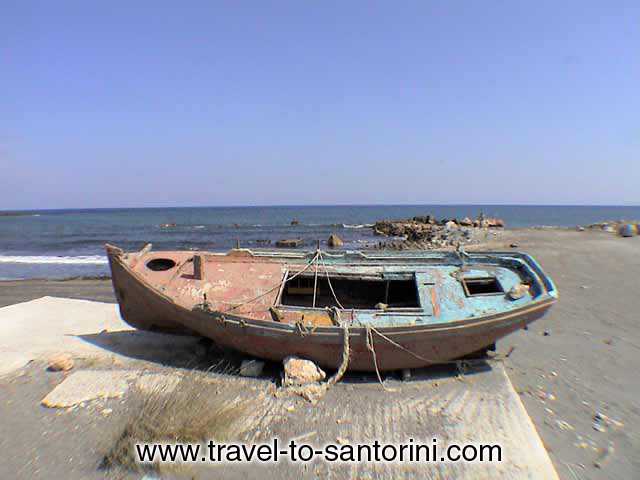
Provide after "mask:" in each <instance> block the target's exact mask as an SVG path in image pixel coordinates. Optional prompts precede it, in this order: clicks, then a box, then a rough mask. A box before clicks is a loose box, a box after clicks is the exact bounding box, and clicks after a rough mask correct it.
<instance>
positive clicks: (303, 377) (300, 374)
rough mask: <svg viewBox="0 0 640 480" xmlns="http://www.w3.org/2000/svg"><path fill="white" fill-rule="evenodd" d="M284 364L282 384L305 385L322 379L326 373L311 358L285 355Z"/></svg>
mask: <svg viewBox="0 0 640 480" xmlns="http://www.w3.org/2000/svg"><path fill="white" fill-rule="evenodd" d="M282 363H283V365H284V381H283V384H284V386H289V385H306V384H308V383H314V382H319V381H321V380H324V379H325V377H326V374H325V373H324V371H323V370H322V369H321V368H320V367H318V366H317V365H316V364H315V363H313V362H312V361H311V360H305V359H302V358H297V357H287V358H285V359H284V361H283V362H282Z"/></svg>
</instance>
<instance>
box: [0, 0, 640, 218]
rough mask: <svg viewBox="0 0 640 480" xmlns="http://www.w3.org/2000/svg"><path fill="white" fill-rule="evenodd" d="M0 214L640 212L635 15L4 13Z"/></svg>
mask: <svg viewBox="0 0 640 480" xmlns="http://www.w3.org/2000/svg"><path fill="white" fill-rule="evenodd" d="M1 10H2V13H1V14H0V208H2V209H11V208H66V207H111V206H162V205H242V204H336V203H339V204H345V203H346V204H348V203H526V204H640V2H639V1H638V0H629V1H615V0H613V1H600V0H598V1H591V0H582V1H565V0H562V1H557V0H553V1H535V2H534V1H515V0H513V1H472V0H468V1H449V0H442V1H430V0H420V1H387V2H373V1H344V0H343V1H339V2H338V1H336V2H333V1H323V2H316V1H301V0H294V1H288V2H283V1H271V2H270V1H229V2H222V1H203V2H197V1H184V2H166V1H159V0H154V1H138V0H136V1H126V2H125V1H100V2H92V1H86V0H83V1H77V2H71V1H64V0H62V1H42V2H34V1H28V0H21V1H15V0H11V1H3V2H2V9H1Z"/></svg>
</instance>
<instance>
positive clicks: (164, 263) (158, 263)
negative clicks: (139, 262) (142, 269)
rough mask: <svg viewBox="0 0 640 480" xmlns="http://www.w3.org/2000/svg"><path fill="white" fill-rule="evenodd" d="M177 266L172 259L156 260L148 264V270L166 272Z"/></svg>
mask: <svg viewBox="0 0 640 480" xmlns="http://www.w3.org/2000/svg"><path fill="white" fill-rule="evenodd" d="M175 266H176V262H174V261H173V260H171V259H170V258H154V259H153V260H149V261H148V262H147V268H148V269H149V270H153V271H154V272H164V271H166V270H171V269H172V268H173V267H175Z"/></svg>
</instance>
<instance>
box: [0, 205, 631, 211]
mask: <svg viewBox="0 0 640 480" xmlns="http://www.w3.org/2000/svg"><path fill="white" fill-rule="evenodd" d="M292 207H293V208H296V207H303V208H309V207H311V208H316V207H320V208H322V207H618V208H619V207H623V208H638V207H640V204H604V203H597V204H586V203H585V204H577V203H337V204H245V205H164V206H140V207H122V206H120V207H62V208H17V209H13V208H12V209H4V208H0V212H3V213H11V212H16V213H21V212H55V211H61V210H78V211H80V210H153V209H167V208H175V209H181V208H184V209H188V208H292Z"/></svg>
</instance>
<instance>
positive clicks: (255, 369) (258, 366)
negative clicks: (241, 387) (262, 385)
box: [239, 360, 264, 377]
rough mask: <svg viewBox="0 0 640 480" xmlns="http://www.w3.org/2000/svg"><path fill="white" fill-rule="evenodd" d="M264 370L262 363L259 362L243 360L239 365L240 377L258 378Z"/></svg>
mask: <svg viewBox="0 0 640 480" xmlns="http://www.w3.org/2000/svg"><path fill="white" fill-rule="evenodd" d="M263 369H264V362H263V361H260V360H243V361H242V363H241V364H240V372H239V373H240V376H241V377H259V376H260V375H261V374H262V370H263Z"/></svg>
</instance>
